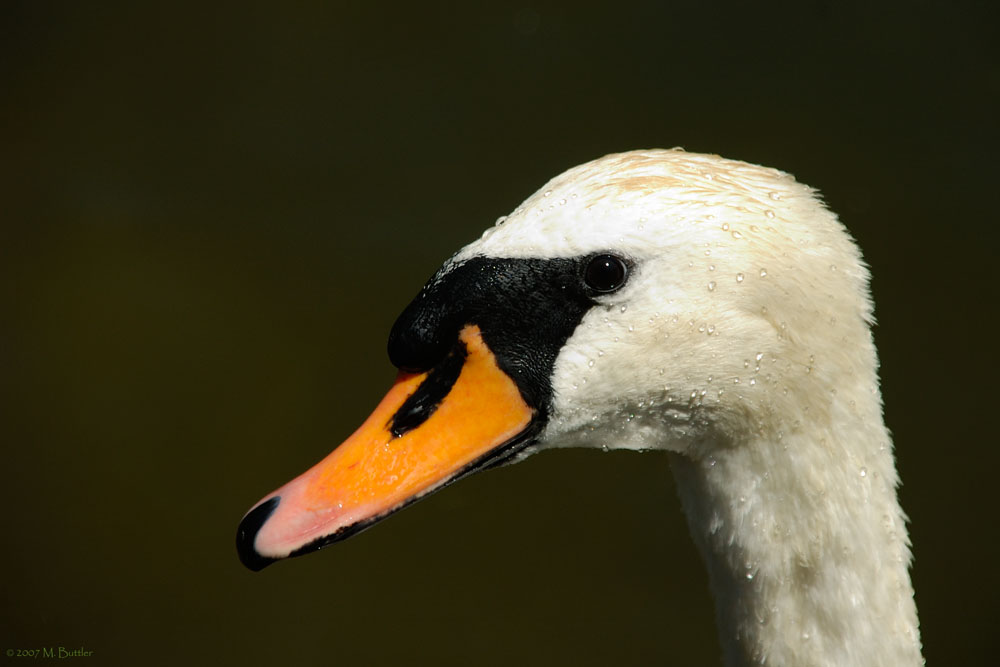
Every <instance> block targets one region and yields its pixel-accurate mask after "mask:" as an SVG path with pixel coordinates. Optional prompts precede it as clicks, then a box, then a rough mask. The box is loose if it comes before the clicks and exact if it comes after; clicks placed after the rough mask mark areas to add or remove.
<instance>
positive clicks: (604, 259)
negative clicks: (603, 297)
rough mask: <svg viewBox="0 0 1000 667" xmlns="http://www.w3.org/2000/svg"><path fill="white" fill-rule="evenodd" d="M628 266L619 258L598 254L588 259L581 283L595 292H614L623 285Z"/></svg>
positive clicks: (626, 276)
mask: <svg viewBox="0 0 1000 667" xmlns="http://www.w3.org/2000/svg"><path fill="white" fill-rule="evenodd" d="M626 278H628V264H626V263H625V260H624V259H622V258H621V257H616V256H615V255H609V254H600V255H595V256H593V257H591V258H590V261H589V262H587V266H586V268H585V269H584V270H583V281H584V282H585V283H587V287H589V288H590V289H592V290H594V291H595V292H601V293H607V292H614V291H615V290H616V289H618V288H620V287H621V286H622V285H624V284H625V280H626Z"/></svg>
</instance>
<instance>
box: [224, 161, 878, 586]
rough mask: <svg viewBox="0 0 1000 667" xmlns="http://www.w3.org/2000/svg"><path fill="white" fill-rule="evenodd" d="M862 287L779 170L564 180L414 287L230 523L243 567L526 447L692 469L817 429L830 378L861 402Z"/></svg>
mask: <svg viewBox="0 0 1000 667" xmlns="http://www.w3.org/2000/svg"><path fill="white" fill-rule="evenodd" d="M867 279H868V277H867V271H866V269H865V267H864V265H863V263H862V261H861V259H860V256H859V253H858V251H857V249H856V247H855V246H854V244H853V243H852V242H851V240H850V238H849V236H848V235H847V234H846V232H845V230H844V229H843V227H842V226H841V225H840V223H839V222H838V221H837V219H836V217H835V216H834V215H833V214H832V213H831V212H829V211H828V210H827V209H826V208H825V207H824V206H823V204H822V203H821V201H820V200H819V199H818V197H817V195H816V193H815V192H814V191H813V190H811V189H810V188H808V187H806V186H804V185H801V184H799V183H797V182H796V181H795V180H794V179H793V178H792V177H791V176H789V175H787V174H784V173H782V172H779V171H776V170H773V169H767V168H763V167H758V166H755V165H750V164H746V163H743V162H737V161H731V160H726V159H723V158H720V157H718V156H711V155H699V154H692V153H687V152H684V151H681V150H649V151H635V152H630V153H622V154H616V155H609V156H606V157H603V158H600V159H598V160H594V161H592V162H589V163H586V164H583V165H581V166H578V167H575V168H573V169H570V170H569V171H567V172H565V173H563V174H561V175H560V176H557V177H556V178H554V179H553V180H551V181H550V182H549V183H547V184H546V185H545V186H543V187H542V188H541V189H540V190H539V191H537V192H536V193H535V194H533V195H532V196H530V197H529V198H528V199H527V200H526V201H525V202H524V203H523V204H522V205H521V206H519V207H518V208H517V209H516V210H515V211H514V212H513V213H512V214H510V215H509V216H506V217H504V218H501V219H500V220H498V221H497V223H496V225H495V226H493V227H491V228H489V229H488V230H487V231H486V232H485V233H484V234H483V235H482V237H481V238H480V239H478V240H476V241H474V242H473V243H471V244H469V245H468V246H466V247H465V248H463V249H462V250H460V251H459V252H458V253H457V254H456V255H455V256H454V257H452V258H451V259H450V260H448V261H447V262H446V263H445V264H444V266H443V267H442V268H441V269H440V270H439V271H438V272H437V274H435V276H434V277H432V278H431V280H430V281H429V282H428V284H427V285H426V286H425V287H424V289H423V290H422V291H421V293H420V294H419V295H418V296H417V297H416V299H415V300H414V301H413V302H412V303H411V304H410V306H408V307H407V309H406V310H405V311H404V312H403V314H402V315H401V316H400V318H399V320H398V321H397V322H396V325H395V326H394V327H393V331H392V332H391V334H390V340H389V354H390V358H391V359H392V361H393V363H394V364H395V365H396V366H398V367H399V368H400V369H401V374H400V377H399V379H398V380H397V383H396V384H395V385H394V387H393V389H392V390H391V391H390V393H389V395H388V396H387V397H386V399H385V400H384V401H383V403H382V404H381V405H380V406H379V407H378V408H377V409H376V411H375V413H374V414H373V415H372V417H371V418H370V419H369V421H368V422H366V424H365V425H364V426H362V427H361V429H359V430H358V432H356V433H355V435H354V436H352V437H351V438H350V439H349V440H348V441H347V442H345V443H344V444H343V445H341V446H340V447H338V448H337V449H336V450H335V451H334V452H333V453H332V454H331V455H330V456H328V457H327V459H324V461H323V462H321V463H320V464H318V465H317V466H316V467H315V468H313V469H312V470H310V471H309V472H307V473H305V474H304V475H302V476H301V477H299V478H297V479H296V480H294V481H293V482H290V483H289V484H287V485H285V486H284V487H282V488H281V489H278V490H277V491H275V492H274V493H272V494H271V495H269V496H267V497H265V499H264V500H262V501H261V502H260V503H258V505H256V506H255V507H254V508H253V509H252V510H251V511H250V512H249V513H248V514H247V516H246V517H244V520H243V522H242V523H241V526H240V531H239V534H238V538H237V542H238V546H239V550H240V554H241V558H242V559H243V561H244V563H245V564H247V565H248V566H249V567H251V568H253V569H260V568H262V567H263V566H265V565H267V564H268V563H270V562H272V561H273V560H276V559H279V558H283V557H286V556H289V555H299V554H302V553H306V552H308V551H312V550H315V549H317V548H320V547H322V546H325V545H326V544H329V543H331V542H333V541H337V540H339V539H343V538H344V537H347V536H349V535H351V534H353V533H355V532H357V531H359V530H361V529H364V528H366V527H368V526H370V525H371V524H372V523H374V522H375V521H377V520H378V519H380V518H383V517H384V516H387V515H388V514H389V513H391V512H393V511H395V510H397V509H399V508H401V507H403V506H405V505H406V504H408V503H409V502H412V501H413V500H415V499H417V498H420V497H422V496H423V495H426V494H427V493H429V492H431V491H433V490H436V489H438V488H440V487H442V486H444V485H446V484H448V483H450V482H451V481H454V480H456V479H459V478H460V477H462V476H464V475H466V474H468V473H469V472H474V471H476V470H481V469H484V468H487V467H491V466H494V465H498V464H501V463H506V462H510V461H513V460H517V459H519V458H523V457H524V456H526V455H527V454H529V453H532V452H534V451H537V450H539V449H542V448H546V447H561V446H570V445H584V446H595V447H605V448H628V449H652V448H660V449H668V450H671V451H674V452H678V453H681V454H684V455H686V456H687V457H689V458H691V459H695V460H707V459H710V458H711V457H713V456H715V455H716V454H717V453H718V450H719V449H720V448H731V447H738V446H739V443H740V442H741V441H743V440H744V439H745V438H744V436H745V434H747V433H755V434H758V435H761V436H764V435H766V434H772V435H774V437H778V438H780V437H781V434H782V432H783V430H784V429H794V428H795V424H794V423H789V421H790V420H791V421H794V419H793V418H796V417H799V416H801V415H803V414H805V413H809V418H811V419H818V420H821V421H822V420H824V419H826V420H829V419H831V415H830V412H831V411H832V410H834V409H835V407H834V405H835V403H834V401H832V400H831V396H832V395H835V394H836V392H837V390H838V387H841V386H846V385H850V386H852V387H853V386H855V385H857V382H858V378H860V381H861V382H862V383H863V384H864V385H865V386H868V387H870V388H871V391H872V392H873V393H877V389H876V382H877V380H876V378H875V375H874V363H873V358H874V349H873V347H872V344H871V339H870V334H869V329H868V326H869V324H870V320H871V304H870V301H869V299H868V296H867ZM859 348H860V349H861V350H862V353H861V354H860V355H859V354H858V350H859ZM865 350H867V352H865ZM838 405H839V403H838ZM836 409H839V408H836ZM859 409H860V408H859ZM810 411H811V412H810Z"/></svg>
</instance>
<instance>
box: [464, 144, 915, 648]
mask: <svg viewBox="0 0 1000 667" xmlns="http://www.w3.org/2000/svg"><path fill="white" fill-rule="evenodd" d="M600 251H611V252H615V253H619V254H622V255H626V256H628V257H630V258H632V259H633V260H634V261H635V271H634V272H633V274H632V275H631V276H630V278H629V281H628V283H627V285H626V286H625V287H624V288H623V289H622V290H621V291H620V292H618V293H615V294H611V295H608V296H606V297H604V298H603V299H602V301H601V303H600V305H599V306H597V307H595V308H594V309H592V310H591V311H590V312H589V313H588V314H587V315H586V316H585V318H584V320H583V322H582V323H581V324H580V326H579V327H578V328H577V329H576V331H575V333H574V334H573V336H572V337H571V338H570V340H569V341H568V342H567V344H566V346H565V347H564V349H563V351H562V353H561V354H560V356H559V357H558V359H557V361H556V366H555V371H554V377H553V385H554V399H553V407H552V414H551V419H550V422H549V425H548V427H547V430H546V431H545V433H544V434H543V437H542V441H541V443H540V446H543V447H559V446H576V445H584V446H596V447H607V448H628V449H665V450H668V451H669V452H670V456H671V458H672V467H673V470H674V475H675V477H676V480H677V483H678V488H679V489H680V494H681V500H682V502H683V505H684V509H685V512H686V514H687V517H688V521H689V524H690V526H691V531H692V535H693V537H694V539H695V541H696V543H697V544H698V547H699V549H700V550H701V552H702V554H703V556H704V557H705V560H706V562H707V564H708V568H709V572H710V579H711V583H712V588H713V593H714V595H715V598H716V606H717V612H718V613H717V615H718V621H719V626H720V635H721V639H722V643H723V647H724V650H725V655H726V661H727V664H730V665H737V664H772V665H917V664H922V658H921V654H920V640H919V634H918V629H917V615H916V608H915V605H914V602H913V591H912V588H911V584H910V578H909V575H908V566H909V562H910V552H909V546H908V538H907V535H906V527H905V517H904V515H903V513H902V511H901V509H900V507H899V504H898V502H897V500H896V493H895V488H896V485H897V483H898V479H897V476H896V470H895V466H894V462H893V455H892V444H891V441H890V438H889V435H888V433H887V431H886V428H885V426H884V424H883V420H882V410H881V397H880V394H879V389H878V376H877V359H876V354H875V348H874V346H873V344H872V338H871V334H870V331H869V326H870V324H871V322H872V306H871V300H870V297H869V293H868V271H867V269H866V267H865V265H864V263H863V261H862V260H861V256H860V253H859V252H858V249H857V247H856V246H855V245H854V243H853V241H852V240H851V238H850V236H849V235H848V234H847V232H846V230H845V229H844V227H843V226H842V225H841V224H840V223H839V221H838V220H837V218H836V216H835V215H834V214H833V213H831V212H830V211H829V210H827V209H826V208H825V207H824V206H823V204H822V202H821V201H820V200H819V198H818V196H817V195H816V193H815V191H813V190H812V189H810V188H808V187H806V186H804V185H801V184H799V183H797V182H796V181H795V180H794V178H792V177H791V176H789V175H788V174H784V173H782V172H779V171H776V170H773V169H767V168H763V167H759V166H755V165H750V164H746V163H743V162H736V161H732V160H726V159H722V158H720V157H717V156H711V155H697V154H692V153H686V152H683V151H681V150H669V151H667V150H649V151H636V152H631V153H622V154H618V155H609V156H607V157H604V158H601V159H599V160H595V161H593V162H589V163H587V164H584V165H581V166H579V167H575V168H573V169H570V170H569V171H567V172H565V173H564V174H562V175H560V176H557V177H556V178H554V179H553V180H552V181H550V182H549V183H547V184H546V185H545V186H544V187H543V188H542V189H541V190H539V191H538V192H536V193H535V194H534V195H532V196H531V197H529V198H528V199H527V201H525V202H524V203H523V204H522V205H521V206H520V207H518V209H517V210H515V211H514V212H513V213H512V214H511V215H510V216H508V217H507V218H505V219H503V218H502V219H501V220H500V221H498V224H497V226H496V227H493V228H492V229H489V230H487V231H486V232H485V233H484V234H483V236H482V238H481V239H479V240H478V241H476V242H474V243H472V244H470V245H469V246H467V247H466V248H464V249H463V250H462V251H461V252H460V253H459V254H458V255H456V257H455V261H460V260H462V259H465V258H468V257H471V256H476V255H485V256H493V257H571V256H579V255H584V254H587V253H594V252H600Z"/></svg>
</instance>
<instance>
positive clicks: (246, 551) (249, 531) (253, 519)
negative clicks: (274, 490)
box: [236, 496, 281, 572]
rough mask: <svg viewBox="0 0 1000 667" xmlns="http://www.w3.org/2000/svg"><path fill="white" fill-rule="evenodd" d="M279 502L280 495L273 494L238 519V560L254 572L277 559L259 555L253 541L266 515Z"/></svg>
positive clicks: (270, 512)
mask: <svg viewBox="0 0 1000 667" xmlns="http://www.w3.org/2000/svg"><path fill="white" fill-rule="evenodd" d="M280 502H281V496H275V497H274V498H271V499H270V500H268V501H267V502H266V503H261V504H260V505H257V507H254V508H253V509H252V510H250V513H249V514H247V515H246V516H245V517H243V520H242V521H240V527H239V528H238V529H237V530H236V551H237V553H239V555H240V562H241V563H243V564H244V565H245V566H247V567H248V568H249V569H251V570H253V571H254V572H260V571H261V570H263V569H264V568H265V567H267V566H268V565H270V564H271V563H273V562H274V561H276V560H278V559H277V558H268V557H267V556H261V555H260V554H259V553H257V549H255V548H254V541H255V540H256V539H257V533H258V532H259V531H260V527H261V526H263V525H264V522H265V521H267V519H268V517H270V516H271V514H273V513H274V510H275V509H277V507H278V503H280Z"/></svg>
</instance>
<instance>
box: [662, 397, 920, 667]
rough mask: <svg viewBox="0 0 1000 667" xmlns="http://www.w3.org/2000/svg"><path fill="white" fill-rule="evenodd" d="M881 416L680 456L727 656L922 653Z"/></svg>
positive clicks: (863, 660)
mask: <svg viewBox="0 0 1000 667" xmlns="http://www.w3.org/2000/svg"><path fill="white" fill-rule="evenodd" d="M873 417H874V419H873V421H871V422H868V423H869V424H871V425H870V426H867V425H866V424H865V420H863V419H862V420H857V421H856V422H855V423H853V424H851V423H849V424H841V425H840V427H838V428H832V427H825V428H824V427H820V426H817V425H815V424H812V425H809V426H808V427H807V428H804V429H803V428H800V429H799V430H798V431H790V432H789V431H786V432H785V433H784V434H783V435H780V437H777V436H771V437H763V436H759V435H758V436H757V437H750V438H747V439H746V441H744V442H741V443H738V444H733V443H729V444H728V445H727V446H726V447H720V448H715V449H714V450H713V454H712V455H711V456H700V457H698V458H692V457H691V456H689V455H685V454H679V453H674V454H671V458H672V466H671V467H672V469H673V472H674V477H675V479H676V481H677V487H678V492H679V494H680V496H681V500H682V503H683V505H684V510H685V514H686V516H687V519H688V523H689V526H690V528H691V532H692V535H693V537H694V540H695V542H696V544H697V546H698V548H699V550H700V552H701V554H702V556H703V558H704V559H705V561H706V564H707V566H708V571H709V580H710V585H711V588H712V591H713V594H714V597H715V602H716V614H717V622H718V628H719V632H720V635H721V643H722V646H723V650H724V653H725V661H726V664H727V665H730V666H732V665H750V664H756V665H759V664H768V665H846V664H850V665H920V664H923V659H922V657H921V652H920V640H919V634H918V630H917V615H916V606H915V604H914V600H913V589H912V586H911V583H910V577H909V572H908V566H909V562H910V552H909V541H908V538H907V534H906V526H905V517H904V515H903V512H902V510H901V509H900V507H899V504H898V502H897V499H896V492H895V487H896V484H897V478H896V474H895V467H894V463H893V457H892V450H891V444H890V440H889V437H888V434H887V432H886V430H885V427H884V426H883V425H882V420H881V415H880V414H875V415H873ZM838 440H839V441H838Z"/></svg>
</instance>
